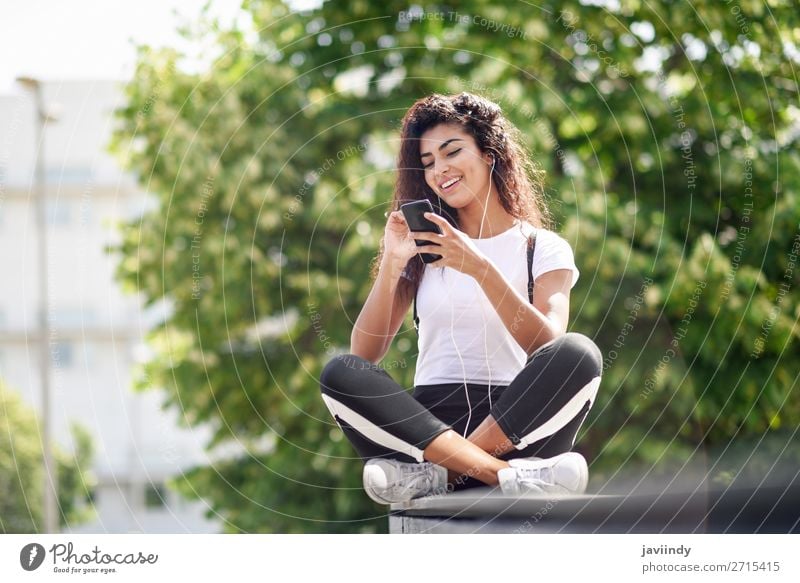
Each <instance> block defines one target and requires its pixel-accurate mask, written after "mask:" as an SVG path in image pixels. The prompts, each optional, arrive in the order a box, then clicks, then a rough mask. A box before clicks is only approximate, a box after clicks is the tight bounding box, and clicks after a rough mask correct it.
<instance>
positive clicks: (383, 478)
mask: <svg viewBox="0 0 800 583" xmlns="http://www.w3.org/2000/svg"><path fill="white" fill-rule="evenodd" d="M363 478H364V490H365V491H366V492H367V496H369V497H370V498H372V499H373V500H375V502H377V503H378V504H392V503H394V502H407V501H408V500H411V499H413V498H420V497H421V496H427V495H429V494H437V493H438V494H444V493H445V492H448V491H449V490H448V486H447V468H445V467H442V466H437V465H436V464H433V463H431V462H422V463H406V462H401V461H398V460H393V459H385V458H374V459H371V460H368V461H367V463H366V464H364V473H363Z"/></svg>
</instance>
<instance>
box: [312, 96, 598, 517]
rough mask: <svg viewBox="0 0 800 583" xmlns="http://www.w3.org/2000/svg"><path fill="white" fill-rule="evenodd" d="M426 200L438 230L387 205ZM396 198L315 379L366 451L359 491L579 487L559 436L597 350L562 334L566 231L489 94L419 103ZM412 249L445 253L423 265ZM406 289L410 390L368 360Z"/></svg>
mask: <svg viewBox="0 0 800 583" xmlns="http://www.w3.org/2000/svg"><path fill="white" fill-rule="evenodd" d="M423 199H427V200H429V201H430V202H431V203H432V205H433V208H434V210H435V213H433V214H428V215H426V216H427V218H428V219H430V220H431V221H433V222H434V223H436V224H437V225H438V226H439V228H440V229H441V234H435V233H420V232H415V233H413V236H412V234H411V233H410V232H409V229H408V226H407V225H406V223H405V220H404V218H403V214H402V213H401V212H400V211H399V210H398V209H399V208H400V205H401V204H403V203H405V202H409V201H413V200H423ZM392 209H393V211H392V212H391V213H390V214H389V216H388V221H387V224H386V229H385V234H384V237H383V240H382V245H381V247H382V248H381V250H380V252H379V254H378V257H377V258H376V261H375V264H374V265H373V273H372V275H373V276H374V278H375V280H374V285H373V288H372V291H371V292H370V294H369V297H368V298H367V300H366V303H365V304H364V307H363V309H362V311H361V314H360V315H359V317H358V319H357V321H356V323H355V326H354V328H353V333H352V336H351V346H350V353H348V354H341V355H338V356H336V357H335V358H333V359H332V360H331V361H330V362H329V363H327V365H326V366H325V368H324V370H323V371H322V374H321V378H320V386H321V389H322V398H323V399H324V401H325V403H326V405H327V406H328V408H329V410H330V411H331V414H332V415H333V417H334V419H335V420H336V422H337V423H338V425H339V426H340V427H341V429H342V431H343V432H344V434H345V435H346V436H347V438H348V439H349V440H350V441H351V442H352V444H353V446H354V447H355V449H356V451H357V452H358V453H359V455H360V456H361V457H362V458H363V459H364V460H366V464H365V466H364V473H363V479H364V489H365V490H366V492H367V494H368V495H369V496H370V497H371V498H372V499H373V500H375V501H376V502H379V503H383V504H390V503H393V502H403V501H407V500H410V499H412V498H417V497H421V496H427V495H431V494H437V493H444V492H447V491H451V490H454V489H455V490H460V489H463V488H469V487H474V486H484V485H487V484H488V485H490V486H498V485H499V486H500V489H501V491H502V492H503V493H504V494H521V493H524V492H536V493H541V492H543V491H547V492H553V491H555V492H576V493H580V492H583V491H584V489H585V488H586V482H587V479H588V471H587V465H586V461H585V460H584V459H583V457H582V456H580V454H578V453H575V452H571V451H570V450H571V449H572V447H573V445H574V442H575V437H576V434H577V432H578V429H579V427H580V426H581V424H582V423H583V421H584V419H585V418H586V415H587V413H588V411H589V408H590V407H591V406H592V404H593V402H594V400H595V395H596V393H597V389H598V386H599V384H600V373H601V370H602V357H601V354H600V351H599V350H598V348H597V346H595V344H594V343H593V342H592V341H591V340H590V339H589V338H587V337H586V336H583V335H580V334H576V333H567V327H568V319H569V294H570V290H571V288H572V287H573V286H574V285H575V282H576V281H577V278H578V275H579V273H578V269H577V268H576V267H575V263H574V260H573V253H572V250H571V248H570V246H569V244H568V243H567V242H566V241H565V240H564V239H562V238H561V237H560V236H558V235H557V234H556V233H554V232H552V231H549V230H547V226H548V225H549V220H548V217H549V215H548V212H547V210H546V208H545V205H544V201H543V196H542V184H541V177H540V173H537V172H535V171H534V169H533V166H532V164H531V163H530V161H529V159H528V158H527V157H526V156H525V153H524V149H523V147H522V145H521V141H520V140H519V137H518V132H517V130H516V129H515V128H514V127H513V126H512V125H511V124H510V123H509V122H508V120H506V119H505V118H504V117H503V115H502V113H501V111H500V108H499V107H498V106H497V105H496V104H495V103H493V102H491V101H488V100H486V99H484V98H481V97H479V96H476V95H473V94H470V93H461V94H458V95H450V96H445V95H439V94H434V95H430V96H428V97H425V98H423V99H420V100H419V101H417V102H416V103H415V104H414V105H413V106H412V107H411V108H410V109H409V111H408V112H407V113H406V115H405V117H404V119H403V129H402V136H401V146H400V154H399V160H398V175H397V182H396V188H395V192H394V198H393V201H392ZM532 234H535V240H532V238H531V237H530V235H532ZM414 239H419V240H425V241H428V242H429V243H428V244H426V245H424V246H420V247H418V246H416V244H415V243H414ZM531 242H533V243H534V244H533V250H534V251H533V257H532V263H531V264H530V267H528V264H527V263H526V257H529V254H528V248H529V245H530V244H531ZM420 253H435V254H437V255H440V256H441V258H440V259H438V260H437V261H435V262H432V263H428V264H425V263H423V262H422V260H421V258H420V257H419V254H420ZM530 282H532V291H533V293H532V300H533V301H532V303H531V301H530V294H529V291H530V290H529V283H530ZM414 301H415V316H416V315H417V312H418V314H419V326H418V333H419V339H418V347H419V356H418V359H417V368H416V372H415V377H414V385H415V386H414V391H413V394H410V393H409V392H407V391H406V390H405V389H404V388H403V387H402V386H400V385H399V384H398V383H397V382H395V381H394V380H393V379H392V377H391V376H390V375H389V373H388V372H386V370H384V369H383V368H381V367H379V366H378V364H377V363H379V362H380V361H381V359H382V358H383V357H384V355H385V354H386V352H387V351H388V349H389V346H390V345H391V342H392V340H393V339H394V336H395V335H396V334H397V331H398V329H399V328H400V326H401V324H402V322H403V320H404V318H405V315H406V314H407V313H408V310H409V308H410V307H411V304H412V302H414Z"/></svg>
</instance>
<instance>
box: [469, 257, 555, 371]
mask: <svg viewBox="0 0 800 583" xmlns="http://www.w3.org/2000/svg"><path fill="white" fill-rule="evenodd" d="M473 277H475V280H476V281H477V282H478V283H479V285H480V286H481V288H482V289H483V292H484V294H486V297H487V298H488V299H489V301H490V302H491V304H492V306H494V309H495V311H496V312H497V315H498V316H499V317H500V319H501V320H502V321H503V324H504V325H505V327H506V328H507V329H508V331H509V332H510V333H511V336H513V337H514V340H516V341H517V343H518V344H519V345H520V346H521V347H522V349H523V350H524V351H525V352H526V354H528V355H530V354H532V353H533V352H534V351H535V350H536V349H537V348H538V347H539V346H541V345H542V344H545V343H547V342H549V341H550V340H552V339H553V338H555V337H556V336H558V331H557V330H556V327H555V325H554V324H553V322H552V321H551V320H550V319H549V318H548V317H547V316H546V315H545V314H543V313H542V312H541V311H540V310H539V309H537V308H536V307H534V306H533V305H532V304H530V303H529V302H528V301H527V300H526V299H525V298H523V297H522V296H521V295H520V294H519V292H517V291H516V290H515V289H514V288H513V287H512V286H511V284H510V283H509V282H508V280H507V279H506V278H505V276H504V275H503V273H502V272H501V271H500V270H499V269H498V268H497V266H496V265H495V264H494V263H492V261H490V260H488V259H487V260H486V262H485V263H484V265H483V269H482V270H479V271H477V272H475V273H474V274H473Z"/></svg>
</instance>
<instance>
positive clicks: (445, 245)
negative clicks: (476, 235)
mask: <svg viewBox="0 0 800 583" xmlns="http://www.w3.org/2000/svg"><path fill="white" fill-rule="evenodd" d="M424 216H425V218H426V219H429V220H430V221H432V222H434V223H436V224H437V225H439V228H440V229H441V230H442V234H441V235H440V234H439V233H428V232H424V231H423V232H419V231H414V232H413V233H411V235H412V236H413V237H414V238H415V239H424V240H426V241H430V242H431V243H438V244H439V245H438V246H437V245H422V246H420V247H417V252H418V253H434V254H436V255H441V256H442V257H441V258H440V259H437V260H436V261H434V262H432V263H429V264H428V265H433V266H434V267H443V266H444V267H452V268H453V269H455V270H457V271H460V272H462V273H465V274H467V275H471V276H472V277H475V278H476V279H478V278H479V277H480V275H481V274H482V273H483V271H484V270H485V265H486V261H487V257H486V256H485V255H484V254H483V253H481V251H480V249H478V248H477V247H476V246H475V244H474V243H473V242H472V240H471V239H470V238H469V237H468V236H467V234H466V233H464V232H463V231H459V230H458V229H456V228H454V227H453V226H452V225H451V224H450V223H448V222H447V220H446V219H444V218H443V217H440V216H439V215H437V214H436V213H431V212H426V213H425V215H424Z"/></svg>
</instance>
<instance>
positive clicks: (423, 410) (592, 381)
mask: <svg viewBox="0 0 800 583" xmlns="http://www.w3.org/2000/svg"><path fill="white" fill-rule="evenodd" d="M602 366H603V362H602V355H601V353H600V350H599V349H598V348H597V346H596V345H595V343H594V342H592V340H590V339H589V338H587V337H586V336H584V335H582V334H576V333H572V332H571V333H568V334H564V335H562V336H559V337H558V338H556V339H555V340H553V341H551V342H548V343H547V344H545V345H543V346H541V347H540V348H539V349H538V350H537V351H536V352H534V353H533V354H532V355H531V357H530V358H529V359H528V362H527V364H526V365H525V367H524V368H523V369H522V370H521V371H520V372H519V374H517V376H516V377H515V378H514V380H512V381H511V384H509V385H508V386H493V387H492V388H491V407H490V406H489V395H488V389H489V387H488V386H487V385H480V384H472V383H467V384H466V389H467V391H468V394H469V404H468V403H467V399H466V395H465V383H452V384H438V385H419V386H417V387H415V389H414V392H413V395H412V394H409V392H408V391H406V390H405V389H404V388H403V387H401V386H400V385H399V384H398V383H397V382H395V381H394V379H392V377H391V376H390V375H389V373H387V372H386V371H385V370H384V369H382V368H380V367H379V366H378V365H375V364H373V363H371V362H369V361H367V360H365V359H363V358H361V357H359V356H356V355H354V354H340V355H338V356H336V357H334V358H333V359H331V360H330V362H328V363H327V364H326V365H325V368H324V369H323V370H322V374H321V375H320V387H321V389H322V398H323V399H324V401H325V404H326V405H327V406H328V409H329V410H330V412H331V414H332V415H333V417H334V419H335V420H336V422H337V423H338V425H339V427H341V429H342V431H343V432H344V434H345V435H346V436H347V438H348V439H349V440H350V442H351V443H352V444H353V446H354V447H355V449H356V451H357V452H358V454H359V455H360V456H361V457H362V458H363V459H364V460H367V459H370V458H375V457H387V458H394V459H398V460H401V461H408V462H414V461H416V462H421V461H424V459H423V456H422V452H423V450H424V449H425V448H426V447H427V446H428V445H429V444H430V442H431V441H433V440H434V438H436V437H437V436H438V435H439V434H440V433H442V432H444V431H446V430H448V429H453V430H454V431H457V432H458V433H460V434H461V435H464V433H465V428H466V435H467V436H468V435H469V434H470V433H471V432H472V431H473V430H474V429H475V428H476V427H477V426H478V425H479V424H480V423H481V422H482V421H483V420H484V419H485V418H486V416H487V415H489V414H490V413H491V415H492V417H494V419H495V420H496V421H497V424H498V425H499V426H500V428H501V429H502V430H503V432H504V433H505V434H506V436H508V438H509V439H510V440H511V442H512V443H513V444H514V447H515V449H513V450H511V451H510V452H508V453H506V454H503V455H499V456H497V457H498V458H499V459H503V460H509V459H513V458H517V457H531V456H536V457H541V458H549V457H553V456H556V455H558V454H561V453H564V452H567V451H569V450H570V449H571V448H572V446H573V445H574V444H575V437H576V435H577V433H578V429H579V428H580V426H581V424H582V423H583V421H584V420H585V419H586V415H587V414H588V412H589V408H590V407H591V406H592V404H593V403H594V400H595V395H596V393H597V388H598V386H599V384H600V374H601V371H602ZM470 408H471V414H470ZM483 485H485V484H483V483H482V482H479V481H478V480H476V479H474V478H468V479H466V480H462V481H460V482H459V483H458V484H456V486H455V489H463V488H469V487H474V486H483Z"/></svg>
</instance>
